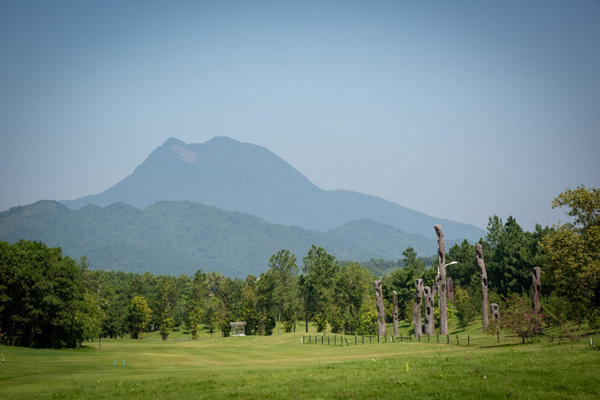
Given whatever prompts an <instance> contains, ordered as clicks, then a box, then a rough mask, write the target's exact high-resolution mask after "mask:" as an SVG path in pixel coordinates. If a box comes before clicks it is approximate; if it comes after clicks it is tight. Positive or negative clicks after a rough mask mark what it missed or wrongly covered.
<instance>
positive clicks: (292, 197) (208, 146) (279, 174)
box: [62, 137, 485, 241]
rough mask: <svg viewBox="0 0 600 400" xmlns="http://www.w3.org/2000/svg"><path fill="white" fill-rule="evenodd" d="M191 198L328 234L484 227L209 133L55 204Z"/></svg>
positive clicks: (454, 232)
mask: <svg viewBox="0 0 600 400" xmlns="http://www.w3.org/2000/svg"><path fill="white" fill-rule="evenodd" d="M166 200H169V201H192V202H196V203H201V204H206V205H212V206H215V207H218V208H221V209H224V210H229V211H238V212H242V213H248V214H251V215H255V216H258V217H260V218H263V219H264V220H266V221H269V222H272V223H277V224H282V225H295V226H299V227H302V228H305V229H309V230H318V231H321V232H323V231H327V230H330V229H334V228H337V227H340V226H342V225H344V224H347V223H349V222H352V221H356V220H360V219H369V220H371V221H375V222H379V223H383V224H387V225H390V226H393V227H394V228H396V229H399V230H401V231H403V232H407V233H411V234H418V235H421V236H424V237H426V238H430V239H433V238H435V231H434V229H433V226H434V225H435V224H438V223H440V224H442V226H443V228H444V235H445V237H446V239H448V240H451V239H457V240H458V239H463V238H466V239H469V240H471V241H476V240H478V239H479V238H480V237H482V236H483V235H484V234H485V232H484V231H483V230H482V229H480V228H477V227H475V226H472V225H467V224H463V223H459V222H453V221H449V220H445V219H441V218H435V217H432V216H428V215H426V214H423V213H420V212H417V211H414V210H411V209H408V208H406V207H402V206H400V205H398V204H395V203H392V202H390V201H387V200H384V199H382V198H379V197H375V196H370V195H366V194H362V193H357V192H352V191H347V190H322V189H320V188H319V187H317V186H316V185H314V184H313V183H311V182H310V181H309V180H308V179H307V178H306V177H304V176H303V175H302V174H301V173H300V172H298V171H297V170H295V169H294V168H293V167H292V166H291V165H289V164H288V163H287V162H285V161H284V160H282V159H281V158H279V157H278V156H277V155H275V154H274V153H272V152H271V151H269V150H267V149H265V148H264V147H261V146H257V145H254V144H249V143H241V142H238V141H236V140H233V139H231V138H227V137H215V138H213V139H211V140H209V141H208V142H206V143H202V144H186V143H184V142H182V141H180V140H178V139H175V138H170V139H168V140H167V141H166V142H165V143H164V144H163V145H162V146H160V147H158V148H157V149H155V150H154V151H153V152H152V153H151V154H150V155H149V156H148V158H146V160H145V161H144V162H143V163H142V164H141V165H139V166H138V167H137V168H136V169H135V170H134V172H133V173H132V174H131V175H129V176H127V177H126V178H125V179H123V180H122V181H120V182H119V183H117V184H116V185H115V186H113V187H111V188H109V189H108V190H106V191H104V192H102V193H100V194H96V195H91V196H85V197H82V198H79V199H76V200H72V201H63V202H62V203H63V204H65V205H66V206H68V207H70V208H72V209H75V210H77V209H79V208H81V207H84V206H86V205H88V204H94V205H98V206H107V205H109V204H113V203H116V202H122V203H126V204H131V205H133V206H135V207H138V208H143V207H146V206H149V205H152V204H154V203H156V202H157V201H166Z"/></svg>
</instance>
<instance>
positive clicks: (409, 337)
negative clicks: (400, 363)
mask: <svg viewBox="0 0 600 400" xmlns="http://www.w3.org/2000/svg"><path fill="white" fill-rule="evenodd" d="M408 341H409V342H412V335H411V334H410V333H409V334H408Z"/></svg>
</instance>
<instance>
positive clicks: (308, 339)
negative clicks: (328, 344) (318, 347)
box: [308, 335, 310, 344]
mask: <svg viewBox="0 0 600 400" xmlns="http://www.w3.org/2000/svg"><path fill="white" fill-rule="evenodd" d="M308 343H309V344H310V335H308Z"/></svg>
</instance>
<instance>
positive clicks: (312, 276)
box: [302, 245, 340, 331]
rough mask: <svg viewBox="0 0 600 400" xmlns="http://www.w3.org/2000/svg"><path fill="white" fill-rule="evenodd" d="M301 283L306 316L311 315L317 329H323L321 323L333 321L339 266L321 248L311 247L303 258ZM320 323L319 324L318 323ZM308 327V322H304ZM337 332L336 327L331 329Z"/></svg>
mask: <svg viewBox="0 0 600 400" xmlns="http://www.w3.org/2000/svg"><path fill="white" fill-rule="evenodd" d="M303 261H304V267H303V268H302V272H303V274H304V280H303V283H304V285H305V289H304V291H303V293H304V294H305V296H306V297H305V305H306V310H307V316H308V315H309V314H311V315H312V316H313V318H314V319H315V322H317V329H318V330H319V331H321V330H322V329H323V321H331V320H335V319H336V318H335V312H336V308H335V304H334V296H333V295H334V293H333V290H334V283H335V280H336V274H337V273H338V271H339V269H340V266H339V265H338V263H337V262H336V261H335V257H334V256H332V255H331V254H328V253H327V251H325V249H323V248H322V247H317V246H315V245H312V246H311V248H310V250H309V251H308V255H307V256H306V257H304V259H303ZM319 322H320V323H319ZM306 323H307V326H308V320H307V321H306ZM333 329H334V330H337V327H336V326H334V327H333Z"/></svg>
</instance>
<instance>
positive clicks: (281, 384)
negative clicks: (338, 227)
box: [0, 325, 600, 399]
mask: <svg viewBox="0 0 600 400" xmlns="http://www.w3.org/2000/svg"><path fill="white" fill-rule="evenodd" d="M301 328H302V329H300V330H304V327H301ZM390 328H391V327H390ZM480 330H481V328H480V327H477V326H474V327H472V328H470V329H469V330H467V331H466V332H453V335H451V344H447V343H446V342H447V338H446V337H444V338H440V342H441V343H439V344H438V343H437V337H436V338H430V342H429V343H428V342H427V339H426V338H422V340H421V342H417V341H415V340H414V338H412V339H413V340H412V341H410V342H409V341H408V340H406V337H407V336H408V326H407V325H403V326H402V331H403V338H404V341H402V342H399V340H398V338H395V340H394V342H392V341H391V340H390V338H389V337H388V338H387V342H386V341H384V340H383V338H380V342H379V343H377V338H371V343H370V344H369V339H368V338H365V342H366V344H364V345H362V338H361V337H358V338H357V339H355V338H354V337H350V336H348V337H346V338H344V341H343V342H342V343H343V345H340V336H339V335H338V336H337V337H336V339H335V343H336V345H333V340H334V336H333V335H327V336H325V337H324V338H323V339H321V338H322V337H323V336H322V335H319V336H318V338H319V341H318V344H315V342H314V337H315V336H314V335H315V331H314V330H311V332H310V334H311V342H310V344H309V343H307V341H308V336H307V334H303V333H301V332H300V333H288V334H283V333H281V334H280V335H277V333H276V332H275V334H274V335H273V336H269V337H250V336H247V337H232V338H220V337H217V336H216V335H215V336H214V338H212V339H210V337H209V335H207V334H204V335H203V336H202V337H201V338H200V339H199V340H195V341H191V340H181V339H184V338H186V336H185V335H184V334H183V333H182V332H175V333H174V334H173V335H172V338H173V339H175V340H168V341H162V340H160V339H159V337H158V336H157V334H149V335H147V336H146V338H145V339H143V340H130V339H115V340H103V341H102V343H101V348H100V350H98V343H97V342H95V343H86V346H85V347H84V348H82V349H77V350H36V349H26V348H14V347H7V346H2V347H0V356H2V357H3V358H4V362H3V363H2V364H1V365H0V398H2V399H11V398H28V399H31V398H44V399H46V398H85V399H88V398H91V399H114V398H136V399H137V398H139V399H147V398H149V399H158V398H177V399H192V398H211V399H223V398H224V399H228V398H229V399H282V398H293V399H301V398H311V399H312V398H317V399H318V398H322V399H346V398H348V399H352V398H366V399H369V398H379V399H388V398H440V399H442V398H443V399H446V398H456V399H458V398H460V399H482V398H498V399H500V398H502V399H506V398H518V399H527V398H531V399H534V398H535V399H540V398H543V399H565V398H584V399H585V398H589V399H598V398H600V351H598V350H595V351H594V350H592V349H591V347H590V344H589V337H586V338H585V339H582V340H580V341H578V342H575V343H571V342H569V343H556V342H549V341H548V340H546V339H544V338H541V339H539V340H537V341H536V342H534V343H528V344H525V345H522V344H520V339H519V338H515V337H506V336H503V337H501V339H500V343H498V342H497V338H496V337H493V336H489V335H482V334H481V333H480ZM388 332H391V329H389V331H388ZM456 333H458V335H459V344H458V345H457V344H456ZM303 335H304V336H303ZM467 335H469V337H470V342H471V343H470V346H469V345H468V342H467ZM303 337H304V343H301V342H302V340H303ZM327 338H329V340H330V345H327V344H321V340H323V342H324V343H327ZM595 339H596V340H597V341H598V342H600V337H599V336H595ZM346 340H348V345H347V344H346ZM355 340H356V341H357V342H358V344H357V345H355V344H354V343H355Z"/></svg>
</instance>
